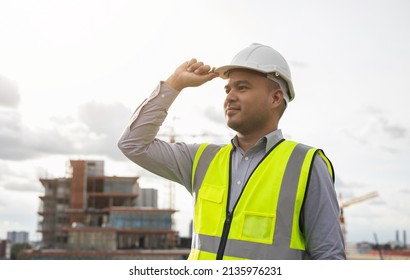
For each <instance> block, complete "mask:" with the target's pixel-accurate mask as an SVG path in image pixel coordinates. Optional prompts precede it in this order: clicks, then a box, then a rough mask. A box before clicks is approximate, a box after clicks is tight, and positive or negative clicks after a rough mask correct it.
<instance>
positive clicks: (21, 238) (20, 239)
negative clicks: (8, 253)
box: [7, 231, 29, 245]
mask: <svg viewBox="0 0 410 280" xmlns="http://www.w3.org/2000/svg"><path fill="white" fill-rule="evenodd" d="M7 240H9V241H10V243H11V245H13V244H16V243H29V234H28V232H27V231H8V232H7Z"/></svg>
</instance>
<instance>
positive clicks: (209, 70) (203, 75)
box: [165, 58, 218, 91]
mask: <svg viewBox="0 0 410 280" xmlns="http://www.w3.org/2000/svg"><path fill="white" fill-rule="evenodd" d="M216 77H218V74H217V73H216V72H215V67H211V66H209V65H206V64H204V63H203V62H200V61H197V60H196V59H195V58H193V59H191V60H189V61H186V62H184V63H182V64H181V65H180V66H179V67H178V68H177V69H175V71H174V73H173V74H172V75H171V76H170V77H169V78H168V79H167V80H166V81H165V82H166V83H167V84H168V85H169V86H171V87H172V88H174V89H175V90H178V91H181V90H182V89H184V88H186V87H197V86H200V85H202V84H204V83H206V82H208V81H210V80H212V79H214V78H216Z"/></svg>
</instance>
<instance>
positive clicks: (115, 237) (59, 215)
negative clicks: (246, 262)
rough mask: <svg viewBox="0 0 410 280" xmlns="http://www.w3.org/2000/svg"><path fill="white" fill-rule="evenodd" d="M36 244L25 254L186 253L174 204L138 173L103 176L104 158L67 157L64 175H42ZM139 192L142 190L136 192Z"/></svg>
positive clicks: (97, 256)
mask: <svg viewBox="0 0 410 280" xmlns="http://www.w3.org/2000/svg"><path fill="white" fill-rule="evenodd" d="M40 182H41V183H42V185H43V186H44V195H43V196H40V202H41V203H40V209H39V212H38V214H39V216H40V222H39V226H38V231H39V232H40V233H41V234H42V246H41V249H39V250H33V251H30V252H26V255H25V257H26V258H29V259H184V258H186V257H187V254H188V253H189V250H187V249H182V248H180V249H178V232H177V231H174V230H173V228H172V215H173V214H174V213H175V210H173V209H159V208H158V207H157V193H156V190H154V189H151V190H147V189H143V192H141V189H140V188H139V184H138V177H116V176H114V177H108V176H104V162H103V161H84V160H72V161H70V165H69V171H68V175H67V177H66V178H54V179H49V178H41V179H40ZM141 193H142V196H141V195H140V194H141Z"/></svg>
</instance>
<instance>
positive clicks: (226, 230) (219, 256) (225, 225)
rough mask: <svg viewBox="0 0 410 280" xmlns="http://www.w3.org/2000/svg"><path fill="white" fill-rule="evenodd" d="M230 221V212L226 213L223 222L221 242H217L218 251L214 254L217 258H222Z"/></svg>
mask: <svg viewBox="0 0 410 280" xmlns="http://www.w3.org/2000/svg"><path fill="white" fill-rule="evenodd" d="M231 223H232V212H229V211H228V212H227V213H226V219H225V223H224V228H223V231H222V236H221V242H220V243H219V248H218V253H217V255H216V259H217V260H222V258H223V256H224V252H225V247H226V242H227V241H228V235H229V230H230V228H231Z"/></svg>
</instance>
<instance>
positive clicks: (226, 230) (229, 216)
mask: <svg viewBox="0 0 410 280" xmlns="http://www.w3.org/2000/svg"><path fill="white" fill-rule="evenodd" d="M284 140H285V139H282V140H281V141H279V142H278V143H277V144H276V145H275V146H273V147H272V148H271V149H270V150H269V151H268V152H267V153H266V154H265V155H264V156H263V158H262V159H261V160H260V161H259V163H258V164H257V165H256V166H255V169H254V170H253V171H252V173H251V174H250V175H249V177H248V180H247V181H246V182H245V185H244V187H243V188H242V191H241V193H240V194H239V197H238V200H237V201H236V203H235V205H234V207H233V208H232V211H229V210H228V209H229V201H230V194H231V179H230V178H231V174H232V163H231V160H232V153H233V149H232V150H231V152H230V156H229V183H228V198H227V205H226V219H225V222H224V228H223V230H222V236H221V242H219V247H218V252H217V254H216V259H217V260H222V259H223V256H224V253H225V247H226V243H227V242H228V235H229V230H230V229H231V223H232V217H233V212H234V211H235V208H236V205H238V202H239V199H240V198H241V197H242V194H243V192H244V190H245V188H246V186H247V185H248V181H249V179H250V178H251V177H252V175H253V173H254V172H255V170H256V169H257V168H258V167H259V165H260V164H261V162H262V161H263V160H264V159H265V158H266V157H267V156H268V155H269V154H270V152H271V151H272V150H273V149H274V148H276V146H278V145H279V144H280V143H282V142H283V141H284Z"/></svg>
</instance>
